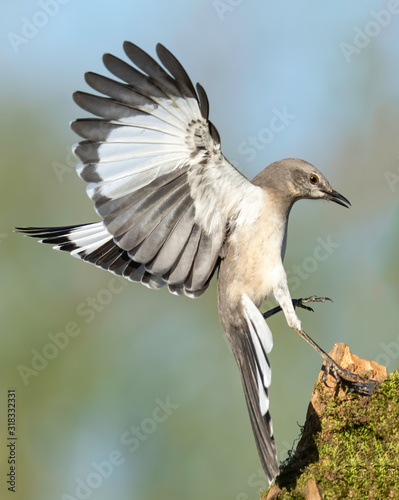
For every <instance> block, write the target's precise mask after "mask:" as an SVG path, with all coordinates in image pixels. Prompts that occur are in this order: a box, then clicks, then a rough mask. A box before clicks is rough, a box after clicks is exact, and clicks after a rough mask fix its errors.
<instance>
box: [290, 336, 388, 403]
mask: <svg viewBox="0 0 399 500" xmlns="http://www.w3.org/2000/svg"><path fill="white" fill-rule="evenodd" d="M295 331H296V332H297V333H298V334H299V335H300V336H301V337H302V338H303V339H305V340H306V342H307V343H308V344H310V345H311V346H312V347H313V348H314V349H315V350H316V351H317V352H318V353H319V354H320V356H321V357H322V358H323V359H324V361H325V363H326V367H325V370H324V374H323V382H324V383H326V380H327V375H328V374H331V375H332V376H333V377H334V378H335V380H336V381H337V383H341V384H344V385H346V386H348V388H349V389H350V390H351V391H353V392H357V393H359V394H366V395H370V394H372V392H373V390H374V388H375V386H376V385H377V384H378V382H376V381H375V380H365V379H364V378H362V377H361V376H360V375H357V374H356V373H351V372H349V371H348V370H344V369H343V368H341V366H339V364H338V363H336V362H335V361H334V360H333V359H332V358H331V356H329V355H328V354H327V353H326V352H325V351H323V349H322V348H321V347H319V346H318V345H317V344H316V342H315V341H314V340H313V339H312V338H310V337H309V335H308V334H307V333H306V332H304V331H303V330H296V329H295Z"/></svg>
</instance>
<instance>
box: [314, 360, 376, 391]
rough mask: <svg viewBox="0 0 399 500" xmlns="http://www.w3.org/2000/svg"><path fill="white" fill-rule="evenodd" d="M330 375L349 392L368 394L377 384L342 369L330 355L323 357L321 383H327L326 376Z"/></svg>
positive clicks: (374, 381)
mask: <svg viewBox="0 0 399 500" xmlns="http://www.w3.org/2000/svg"><path fill="white" fill-rule="evenodd" d="M328 375H331V376H333V377H334V379H335V380H336V382H337V384H340V385H344V386H346V387H347V388H348V389H349V390H350V391H351V392H355V393H357V394H364V395H367V396H370V395H371V394H372V393H373V391H374V389H375V387H376V386H377V385H378V382H377V381H376V380H371V379H370V380H366V379H364V378H363V377H361V376H360V375H357V374H356V373H352V372H349V371H348V370H344V368H342V367H341V366H339V365H338V364H337V363H336V362H335V361H334V360H333V359H332V358H331V357H330V356H328V355H327V357H326V358H325V365H324V366H323V377H322V381H323V383H324V384H325V385H326V386H327V387H328V385H327V376H328Z"/></svg>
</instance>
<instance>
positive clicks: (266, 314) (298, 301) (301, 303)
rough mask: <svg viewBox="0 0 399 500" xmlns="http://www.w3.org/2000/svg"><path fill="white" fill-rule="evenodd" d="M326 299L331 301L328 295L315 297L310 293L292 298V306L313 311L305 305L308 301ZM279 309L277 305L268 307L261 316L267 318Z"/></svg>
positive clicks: (280, 309)
mask: <svg viewBox="0 0 399 500" xmlns="http://www.w3.org/2000/svg"><path fill="white" fill-rule="evenodd" d="M326 300H330V301H331V302H332V300H331V299H329V298H328V297H316V295H312V296H311V297H307V298H306V299H292V305H293V306H294V308H295V307H300V308H302V309H306V311H312V312H313V309H312V308H311V307H309V306H305V304H308V303H309V302H325V301H326ZM280 311H282V308H281V306H277V307H274V308H273V309H270V310H269V311H266V312H264V313H263V314H262V316H263V317H264V318H265V319H267V318H270V316H273V315H274V314H277V313H278V312H280Z"/></svg>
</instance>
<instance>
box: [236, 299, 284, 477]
mask: <svg viewBox="0 0 399 500" xmlns="http://www.w3.org/2000/svg"><path fill="white" fill-rule="evenodd" d="M245 299H248V298H247V297H246V298H244V300H243V307H244V316H245V319H246V325H245V326H246V327H247V328H245V329H246V332H245V334H244V335H243V332H240V334H239V337H240V339H241V341H240V342H239V343H238V344H234V343H233V352H234V356H235V358H236V362H237V365H238V368H239V370H240V375H241V381H242V385H243V388H244V394H245V400H246V403H247V407H248V412H249V417H250V421H251V425H252V430H253V433H254V437H255V442H256V446H257V449H258V453H259V457H260V460H261V463H262V467H263V470H264V471H265V474H266V476H267V478H268V480H269V483H272V482H273V481H274V479H275V478H276V476H277V475H278V473H279V466H278V459H277V449H276V443H275V441H274V437H273V425H272V420H271V416H270V412H269V394H268V392H269V386H270V382H271V369H270V364H269V360H268V358H267V354H268V353H269V352H270V351H271V349H272V346H273V339H272V334H271V331H270V329H269V327H268V326H267V324H266V322H265V320H264V319H263V317H262V315H261V313H260V311H259V309H258V308H257V307H256V306H255V305H254V304H253V303H252V302H251V301H250V300H249V299H248V300H245Z"/></svg>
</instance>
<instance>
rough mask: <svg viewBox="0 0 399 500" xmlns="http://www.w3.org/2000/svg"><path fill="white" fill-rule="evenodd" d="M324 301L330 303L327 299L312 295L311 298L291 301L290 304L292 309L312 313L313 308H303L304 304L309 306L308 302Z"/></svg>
mask: <svg viewBox="0 0 399 500" xmlns="http://www.w3.org/2000/svg"><path fill="white" fill-rule="evenodd" d="M326 300H329V301H330V302H332V300H331V299H330V298H329V297H317V296H316V295H312V296H311V297H307V298H306V299H293V300H292V304H293V306H294V307H300V308H302V309H305V310H306V311H312V312H313V308H312V307H309V306H305V304H309V302H326Z"/></svg>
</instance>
